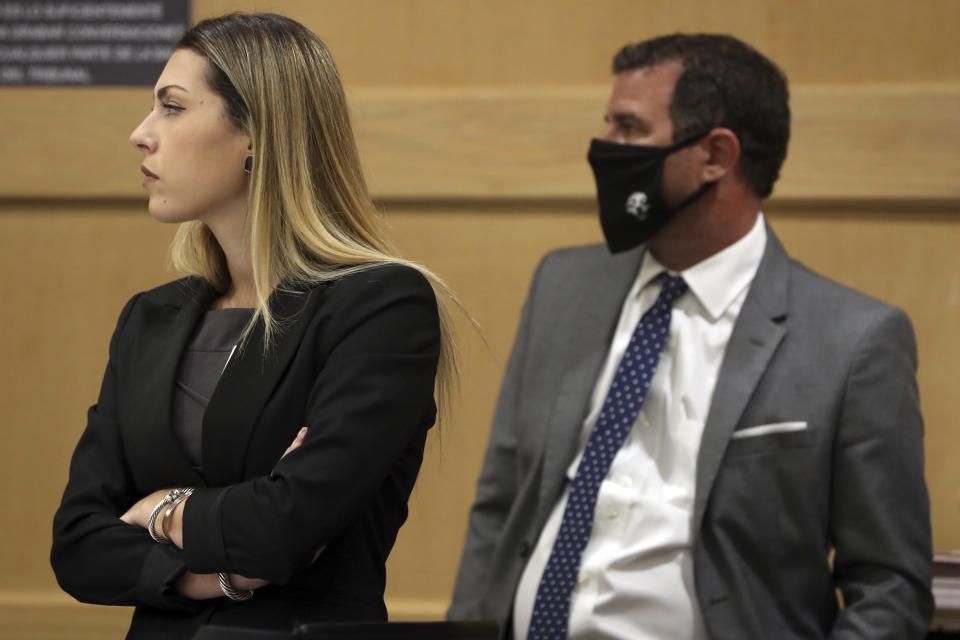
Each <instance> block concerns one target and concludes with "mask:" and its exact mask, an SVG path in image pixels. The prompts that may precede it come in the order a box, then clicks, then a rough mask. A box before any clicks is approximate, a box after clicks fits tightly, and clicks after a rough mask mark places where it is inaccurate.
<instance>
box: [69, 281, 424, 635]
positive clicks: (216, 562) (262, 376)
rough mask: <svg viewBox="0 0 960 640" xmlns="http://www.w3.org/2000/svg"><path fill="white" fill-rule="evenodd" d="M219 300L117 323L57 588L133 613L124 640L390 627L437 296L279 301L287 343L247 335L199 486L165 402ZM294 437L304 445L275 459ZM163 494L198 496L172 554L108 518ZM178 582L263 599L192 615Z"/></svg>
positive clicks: (172, 295) (209, 436) (195, 608)
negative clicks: (382, 622) (244, 584)
mask: <svg viewBox="0 0 960 640" xmlns="http://www.w3.org/2000/svg"><path fill="white" fill-rule="evenodd" d="M216 295H217V294H216V293H215V292H214V291H213V289H212V288H211V287H209V286H208V285H207V284H205V283H204V281H202V280H201V279H199V278H186V279H183V280H178V281H176V282H172V283H169V284H166V285H164V286H161V287H158V288H156V289H153V290H151V291H147V292H144V293H141V294H138V295H137V296H135V297H134V298H133V299H132V300H130V302H128V303H127V305H126V307H125V308H124V310H123V312H122V313H121V315H120V320H119V322H118V323H117V328H116V331H115V332H114V335H113V338H112V340H111V342H110V360H109V363H108V365H107V370H106V373H105V375H104V379H103V385H102V387H101V391H100V397H99V400H98V402H97V404H96V405H95V406H93V407H92V408H91V409H90V411H89V414H88V422H87V427H86V430H85V431H84V433H83V435H82V437H81V438H80V441H79V443H78V444H77V448H76V451H75V452H74V454H73V459H72V462H71V465H70V477H69V481H68V484H67V487H66V490H65V491H64V495H63V501H62V503H61V505H60V508H59V509H58V510H57V513H56V516H55V517H54V522H53V549H52V552H51V562H52V564H53V568H54V571H55V573H56V575H57V580H58V581H59V583H60V585H61V586H62V587H63V588H64V589H65V590H66V591H67V592H69V593H70V594H72V595H73V596H74V597H76V598H77V599H78V600H82V601H84V602H93V603H100V604H116V605H135V606H136V611H135V613H134V616H133V622H132V625H131V628H130V632H129V635H128V638H189V637H190V636H192V635H193V632H194V631H195V630H196V629H197V628H198V627H199V626H200V625H201V624H204V623H210V624H219V625H226V626H247V627H255V628H287V629H289V628H290V626H291V625H292V624H293V623H294V622H310V621H323V620H350V619H354V620H357V619H359V620H363V619H374V620H375V619H385V617H386V610H385V608H384V604H383V590H384V583H385V574H384V562H385V560H386V558H387V554H388V553H389V551H390V548H391V547H392V545H393V543H394V541H395V539H396V535H397V531H398V529H399V528H400V525H401V524H402V523H403V521H404V520H405V518H406V515H407V499H408V497H409V495H410V492H411V490H412V488H413V484H414V480H415V479H416V476H417V473H418V471H419V468H420V463H421V460H422V457H423V447H424V441H425V438H426V433H427V430H428V429H429V428H430V426H431V425H432V424H433V423H434V420H435V416H436V407H435V404H434V398H433V389H434V379H435V376H436V370H437V360H438V356H439V351H440V328H439V321H438V315H437V305H436V298H435V297H434V294H433V290H432V289H431V287H430V285H429V283H428V282H427V281H426V279H425V278H424V277H423V276H422V275H421V274H420V273H419V272H418V271H416V270H414V269H411V268H408V267H404V266H400V265H396V264H385V265H381V266H377V267H375V268H371V269H369V270H366V271H361V272H359V273H354V274H351V275H348V276H344V277H342V278H341V279H339V280H336V281H333V282H331V283H326V284H322V285H315V286H311V287H304V288H300V289H299V290H285V289H283V288H281V289H278V291H277V292H276V293H274V295H273V297H272V298H271V302H270V308H271V310H272V311H273V313H274V314H275V315H276V317H277V318H278V320H279V321H280V322H281V323H282V331H281V333H280V334H279V336H278V337H277V338H276V340H275V341H274V342H273V344H272V345H271V347H270V349H269V350H268V351H267V352H266V355H265V354H264V348H263V340H264V337H263V329H262V325H258V326H257V327H255V328H254V330H253V333H252V335H251V338H250V340H249V342H248V343H247V344H246V346H245V348H244V349H243V350H242V351H238V353H235V354H234V357H233V358H232V359H231V360H230V362H229V363H228V365H227V367H226V369H225V370H224V372H223V375H222V377H221V379H220V381H219V384H218V386H217V388H216V391H215V392H214V394H213V396H212V398H211V399H210V404H209V406H208V408H207V411H206V414H205V415H204V419H203V436H202V438H203V446H202V472H198V471H196V470H195V469H194V468H193V467H192V466H191V464H190V463H189V462H188V460H187V458H186V457H185V455H184V452H183V451H182V449H181V447H180V445H179V444H178V440H177V439H176V437H175V436H174V434H173V430H172V428H171V424H170V407H171V397H172V393H173V384H174V375H175V373H176V370H177V365H178V362H179V359H180V355H181V353H182V352H183V351H184V348H185V346H186V344H187V342H188V340H189V338H190V336H191V334H192V332H193V330H194V329H195V327H196V326H197V323H198V322H199V320H200V318H201V317H202V315H203V313H204V312H205V311H206V310H207V309H208V308H209V307H210V305H211V303H212V302H213V300H214V299H215V297H216ZM304 426H306V427H309V431H308V433H307V436H306V439H305V441H304V443H303V445H302V446H301V447H300V448H299V449H297V450H295V451H293V452H292V453H290V454H289V455H287V456H286V457H285V458H283V460H280V457H281V455H282V454H283V452H284V450H285V449H286V448H287V446H288V445H289V444H290V442H291V441H292V440H293V438H294V437H295V436H296V434H297V432H298V430H299V429H300V428H301V427H304ZM170 487H196V488H197V489H196V492H195V493H194V494H193V496H192V497H191V498H190V499H189V500H188V502H187V504H186V507H185V510H184V516H183V544H184V548H183V551H180V550H178V549H177V548H176V547H174V546H171V545H161V544H157V543H154V542H153V541H152V540H151V539H150V538H149V536H148V535H147V533H146V531H145V530H144V529H143V528H140V527H135V526H130V525H127V524H124V523H123V522H121V521H120V520H119V519H118V517H119V516H120V515H122V514H123V513H124V512H125V511H126V510H127V509H128V508H129V507H130V506H131V505H132V504H133V503H134V502H136V501H137V500H139V499H140V498H142V497H143V496H145V495H146V494H148V493H150V492H152V491H155V490H158V489H163V488H170ZM321 548H322V549H323V552H322V553H321V554H320V555H319V557H318V558H317V559H316V561H312V560H313V558H314V556H315V555H316V552H317V551H318V550H319V549H321ZM186 570H190V571H194V572H197V573H213V572H218V571H226V572H236V573H239V574H241V575H245V576H248V577H256V578H264V579H266V580H269V581H270V582H271V583H272V584H271V585H269V586H266V587H263V588H262V589H260V590H259V591H257V593H256V595H255V596H254V598H253V599H252V600H249V601H247V602H232V601H229V600H227V599H226V598H218V599H216V600H206V601H199V602H198V601H191V600H187V599H184V598H181V597H179V596H177V595H175V594H174V593H173V590H172V586H173V584H174V583H175V582H176V580H177V578H178V577H179V576H180V575H182V574H183V572H184V571H186Z"/></svg>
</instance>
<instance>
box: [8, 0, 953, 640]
mask: <svg viewBox="0 0 960 640" xmlns="http://www.w3.org/2000/svg"><path fill="white" fill-rule="evenodd" d="M195 7H196V13H197V15H198V16H207V15H213V14H216V13H220V12H223V11H225V10H228V9H262V10H267V9H274V10H278V11H280V12H283V13H288V14H289V15H292V16H293V17H296V18H299V19H301V20H303V21H304V22H305V23H306V24H307V25H308V26H310V27H311V28H313V29H315V30H316V31H317V32H318V33H319V34H320V35H321V36H322V37H323V38H324V39H325V40H326V41H327V42H328V44H329V45H330V47H331V49H332V50H333V52H334V54H335V56H336V58H337V60H338V63H339V65H340V67H341V70H342V71H343V75H344V78H345V79H346V83H347V86H348V93H349V97H350V99H351V104H352V107H353V111H354V113H355V122H356V125H357V129H358V137H359V140H360V144H361V148H362V153H363V156H364V162H365V165H366V166H367V169H368V171H369V174H370V180H371V183H372V185H373V186H374V189H375V191H376V193H377V194H378V196H379V197H380V198H381V199H382V200H383V202H384V204H385V206H386V210H387V216H388V220H389V221H390V223H391V225H392V227H393V228H394V231H395V234H396V238H397V240H398V242H399V244H400V246H401V247H402V248H403V249H404V250H405V252H406V253H407V255H408V256H409V257H411V258H414V259H417V260H420V261H422V262H423V263H425V264H427V265H429V266H430V267H431V268H433V269H435V270H436V271H437V272H439V273H440V274H442V275H443V276H445V277H446V278H447V279H448V280H449V281H450V283H451V284H452V285H453V286H454V288H455V289H456V290H457V291H458V292H459V293H460V295H461V297H462V299H463V301H464V303H465V304H466V305H467V307H468V308H469V309H470V311H471V312H472V313H473V314H474V315H475V316H476V317H477V319H478V320H479V321H480V323H481V324H482V325H483V327H484V338H485V341H484V339H481V337H480V336H478V335H477V334H476V333H474V332H472V331H471V330H469V329H468V328H467V327H466V325H465V323H463V322H462V321H461V323H460V324H461V340H462V348H463V364H464V374H463V383H462V384H463V391H462V394H461V397H460V399H459V400H458V402H457V404H456V406H455V407H454V411H453V416H454V419H453V420H452V421H451V423H450V424H448V425H446V426H444V428H443V430H442V432H434V433H433V434H432V436H431V439H430V443H429V449H428V455H427V458H426V460H425V462H424V467H423V472H422V476H421V479H420V482H419V483H418V485H417V488H416V490H415V493H414V496H413V499H412V503H411V516H410V520H409V522H408V523H407V524H406V526H405V527H404V528H403V529H402V530H401V533H400V538H399V540H398V544H397V547H396V549H395V551H394V553H393V555H392V556H391V558H390V561H389V573H388V594H387V595H388V605H389V608H390V612H391V616H393V617H394V618H395V619H418V618H419V619H425V618H431V617H439V616H440V615H441V614H442V612H443V610H444V608H445V606H446V602H447V599H448V598H449V594H450V589H451V586H452V583H453V577H454V572H455V570H456V563H457V559H458V556H459V553H460V548H461V545H462V540H463V533H464V531H465V525H466V515H467V509H468V507H469V504H470V502H471V500H472V496H473V491H474V483H475V479H476V475H477V473H478V471H479V467H480V462H481V456H482V453H483V449H484V447H485V445H486V440H487V435H488V430H489V420H490V416H491V414H492V411H493V402H494V398H495V397H496V393H497V389H498V386H499V380H500V376H501V375H502V371H503V368H504V366H505V363H506V358H507V355H508V353H509V349H510V345H511V342H512V340H513V333H514V330H515V327H516V321H517V317H518V314H519V310H520V306H521V304H522V301H523V298H524V295H525V293H526V287H527V284H528V281H529V278H530V275H531V274H532V271H533V269H534V266H535V265H536V263H537V260H538V259H539V257H540V256H541V255H542V254H543V253H544V252H545V251H547V250H549V249H550V248H553V247H555V246H560V245H569V244H580V243H585V242H592V241H598V240H600V237H601V236H600V232H599V229H598V226H597V223H596V221H595V217H594V207H593V204H592V201H591V199H592V182H591V178H590V173H589V169H588V167H587V166H586V162H585V154H586V147H587V143H588V138H589V137H590V136H591V135H593V134H595V133H596V131H597V130H598V128H599V127H598V125H599V122H600V117H601V114H602V112H603V108H604V103H605V101H606V96H607V91H608V88H607V85H608V83H609V80H610V77H609V70H608V66H609V58H610V56H611V54H612V53H613V51H614V50H615V49H616V48H618V47H619V46H620V45H621V44H623V43H624V42H626V41H629V40H636V39H641V38H644V37H646V36H649V35H653V34H655V33H662V32H670V31H675V30H718V31H729V32H732V33H734V34H736V35H738V36H740V37H742V38H744V39H745V40H747V41H749V42H751V43H753V44H755V45H756V46H757V47H758V48H760V49H761V50H763V51H765V52H766V53H768V54H769V55H770V56H771V57H772V58H774V59H775V60H776V61H777V62H778V63H779V64H780V65H781V66H782V67H783V69H784V70H785V71H786V72H787V74H788V76H789V77H790V80H791V82H792V86H793V96H794V97H793V108H794V113H795V121H794V135H793V141H792V145H791V150H790V156H789V158H788V161H787V165H786V166H785V169H784V176H783V180H782V183H781V184H780V185H779V186H778V190H777V194H776V197H775V198H774V199H773V200H772V201H771V202H770V203H768V205H767V207H766V209H767V212H768V214H769V218H770V220H771V222H772V223H773V225H774V227H775V229H776V230H777V232H778V233H779V235H780V237H781V239H782V240H783V241H784V243H785V244H786V246H787V248H788V250H790V251H791V252H792V253H793V254H794V255H795V256H796V257H798V258H800V259H801V260H803V261H804V262H806V263H807V264H809V265H810V266H811V267H813V268H815V269H818V270H820V271H822V272H824V273H825V274H827V275H828V276H830V277H833V278H834V279H837V280H840V281H842V282H845V283H847V284H850V285H851V286H854V287H856V288H859V289H861V290H863V291H866V292H867V293H869V294H871V295H874V296H877V297H879V298H881V299H884V300H887V301H889V302H891V303H893V304H896V305H899V306H902V307H903V308H905V309H906V310H907V311H908V313H909V314H910V315H911V317H912V319H913V321H914V324H915V327H916V330H917V335H918V340H919V349H920V374H919V377H920V386H921V395H922V402H923V411H924V415H925V418H926V422H927V438H926V448H927V455H928V464H927V479H928V484H929V487H930V491H931V497H932V503H933V524H934V535H935V543H936V545H937V547H938V548H941V549H946V548H960V495H958V494H960V479H958V475H957V473H956V471H955V469H956V465H955V464H954V462H953V458H954V457H955V456H956V452H957V451H958V449H960V442H958V439H960V436H958V435H957V431H956V429H955V428H954V424H953V423H954V421H955V417H956V410H955V408H954V404H955V403H954V401H953V397H952V396H953V386H955V385H954V382H953V381H954V380H955V379H956V378H957V365H956V364H955V363H957V362H960V341H958V340H957V339H956V337H955V335H954V334H955V331H956V327H957V326H960V255H958V254H957V252H956V250H955V247H956V246H958V245H960V180H958V179H957V176H958V175H960V155H958V151H957V149H960V129H958V126H960V125H958V122H960V121H958V119H957V117H956V114H957V113H958V112H960V47H958V46H957V44H956V43H957V41H958V36H960V3H957V2H955V1H953V0H919V1H917V2H912V3H904V2H900V1H893V0H877V1H875V2H871V3H869V9H868V10H867V9H866V8H865V5H864V3H863V2H861V1H860V0H834V1H831V2H827V1H826V0H814V1H811V2H802V3H801V2H795V1H793V0H731V1H730V2H726V3H723V4H722V5H720V4H717V5H710V4H707V3H703V2H700V1H699V0H675V1H673V2H658V1H655V0H649V1H644V2H637V1H636V0H597V1H596V2H589V3H588V2H582V1H580V0H525V2H522V3H517V2H513V1H512V0H390V1H389V2H387V1H384V0H319V1H315V2H314V1H307V0H290V1H287V2H279V1H277V2H262V1H260V0H241V1H234V0H196V2H195ZM148 107H149V92H148V91H146V90H144V89H124V88H114V89H99V88H94V89H54V88H50V89H23V88H15V89H9V88H3V89H0V114H2V116H3V117H2V118H0V151H2V153H0V273H3V274H4V275H3V277H2V278H0V299H2V300H4V302H5V304H4V305H3V306H2V309H0V328H2V331H0V352H2V353H4V354H5V359H4V362H5V365H6V366H4V367H0V407H2V408H3V410H4V418H5V420H4V422H3V423H2V424H0V483H2V486H3V487H4V488H5V491H4V492H3V493H2V494H0V522H2V530H3V539H4V544H3V545H2V546H0V566H2V567H4V571H3V572H0V637H4V638H8V637H9V638H20V637H23V638H26V637H30V638H58V637H77V638H82V637H89V638H95V637H96V638H99V637H117V636H119V634H120V633H122V629H123V628H124V627H125V625H126V620H127V618H128V617H129V611H127V610H123V609H113V608H104V607H94V606H89V605H79V604H76V603H73V602H71V601H70V599H69V598H68V597H67V596H66V595H64V594H62V593H61V592H60V591H59V590H58V588H57V586H56V584H55V581H54V579H53V576H52V573H51V572H50V570H49V566H48V560H47V555H48V552H49V542H50V518H51V516H52V512H53V510H54V509H55V507H56V504H57V501H58V500H59V497H60V492H61V490H62V487H63V483H64V482H65V479H66V473H67V462H68V459H69V456H70V453H71V451H72V449H73V446H74V444H75V442H76V439H77V437H78V436H79V433H80V431H81V429H82V428H83V424H84V416H85V411H86V408H87V406H89V405H90V404H91V403H92V402H93V401H94V400H95V397H96V392H97V388H98V385H99V379H100V376H101V374H102V371H103V367H104V364H105V361H106V346H107V341H108V340H109V336H110V332H111V331H112V328H113V325H114V322H115V319H116V315H117V314H118V313H119V310H120V308H121V306H122V304H123V302H124V301H125V300H126V299H127V298H129V296H130V295H132V294H133V293H134V292H136V291H139V290H142V289H145V288H148V287H151V286H154V285H156V284H158V283H160V282H163V281H165V280H168V279H170V278H171V277H172V274H171V273H170V272H169V271H167V270H166V268H165V257H164V255H165V246H166V244H167V243H168V241H169V239H170V237H171V236H172V232H173V229H172V228H170V227H164V226H161V225H158V224H156V223H154V222H153V221H152V220H150V219H149V217H148V216H147V215H146V213H145V206H144V200H143V196H142V191H141V189H140V186H139V183H140V178H139V174H138V171H137V166H138V165H139V156H138V154H137V152H136V151H135V150H133V149H132V147H130V145H129V143H128V142H127V140H126V139H127V136H128V134H129V132H130V130H131V129H132V128H133V127H134V126H135V125H136V123H137V122H138V121H139V119H140V118H141V117H142V115H143V114H144V113H145V111H146V110H147V108H148Z"/></svg>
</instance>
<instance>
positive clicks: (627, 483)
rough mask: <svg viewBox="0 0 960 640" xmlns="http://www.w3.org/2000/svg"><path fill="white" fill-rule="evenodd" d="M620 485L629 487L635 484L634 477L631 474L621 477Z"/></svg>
mask: <svg viewBox="0 0 960 640" xmlns="http://www.w3.org/2000/svg"><path fill="white" fill-rule="evenodd" d="M620 486H621V487H623V488H625V489H628V488H630V487H632V486H633V478H631V477H630V476H623V477H621V478H620Z"/></svg>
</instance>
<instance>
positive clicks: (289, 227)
mask: <svg viewBox="0 0 960 640" xmlns="http://www.w3.org/2000/svg"><path fill="white" fill-rule="evenodd" d="M177 48H188V49H192V50H194V51H196V52H197V53H199V54H201V55H203V56H204V57H206V58H207V60H208V61H209V63H210V69H209V73H208V82H209V83H210V86H211V88H213V89H214V91H216V92H217V93H219V94H220V95H221V97H223V99H224V102H225V105H226V115H227V117H228V118H229V119H230V120H231V121H232V122H233V123H234V124H235V125H236V126H237V127H239V128H240V129H243V130H244V131H246V132H247V133H248V135H249V136H250V139H251V141H252V146H253V151H252V155H253V166H252V171H251V173H250V193H249V203H248V204H249V207H248V214H247V225H248V232H249V242H250V255H251V264H252V269H253V284H254V288H255V291H256V308H255V311H254V316H253V319H252V320H251V322H250V324H249V325H248V327H247V333H246V334H245V336H246V335H249V331H250V328H251V327H253V326H254V324H255V323H256V322H257V321H258V320H261V319H262V321H263V324H264V344H265V346H266V348H269V346H270V344H271V342H272V340H273V339H274V338H275V336H276V333H277V331H278V330H279V327H278V319H277V318H275V317H274V316H273V315H272V314H271V311H270V307H269V305H268V300H269V298H270V295H271V293H272V292H273V291H274V289H275V288H276V287H277V286H279V285H280V284H281V283H282V282H284V281H287V282H307V283H320V282H326V281H330V280H335V279H338V278H341V277H343V276H345V275H348V274H351V273H356V272H358V271H362V270H365V269H370V268H372V267H376V266H377V265H378V264H382V263H384V262H391V263H396V264H402V265H407V266H409V267H412V268H414V269H417V270H418V271H419V272H420V273H422V274H423V275H424V276H425V277H426V278H427V280H428V281H429V282H430V284H431V285H432V286H433V289H434V292H435V294H436V298H437V306H438V310H439V315H440V332H441V346H440V359H439V365H438V370H437V403H438V405H439V408H440V411H439V413H440V416H441V417H444V416H445V415H446V412H447V411H448V410H449V406H450V399H451V397H452V395H453V391H454V388H455V386H456V380H457V361H456V351H455V348H454V340H453V331H452V328H453V327H452V319H451V314H450V302H452V303H454V304H456V305H457V306H461V305H460V303H459V302H458V300H457V298H456V296H455V295H454V293H453V292H452V291H451V290H450V288H449V287H448V286H447V285H446V284H445V283H444V282H443V280H441V279H440V278H439V277H438V276H437V275H436V274H434V273H433V272H431V271H430V270H429V269H427V268H425V267H423V266H422V265H419V264H416V263H414V262H411V261H409V260H405V259H403V258H401V257H399V256H398V254H397V251H396V249H395V248H394V247H393V246H392V244H391V243H390V242H389V241H388V240H387V236H386V233H385V230H384V224H383V221H382V219H381V215H380V212H379V211H377V209H376V207H375V205H374V203H373V201H372V199H371V197H370V194H369V192H368V190H367V185H366V181H365V180H364V177H363V171H362V169H361V166H360V158H359V155H358V153H357V147H356V143H355V141H354V137H353V129H352V127H351V126H350V117H349V113H348V111H347V103H346V98H345V97H344V93H343V86H342V84H341V81H340V74H339V72H338V71H337V68H336V66H335V65H334V62H333V58H332V57H331V55H330V52H329V51H328V50H327V48H326V46H325V45H324V44H323V42H322V41H321V40H320V38H318V37H317V36H316V35H315V34H314V33H313V32H311V31H310V30H309V29H307V28H306V27H304V26H303V25H301V24H300V23H299V22H296V21H295V20H291V19H290V18H286V17H284V16H279V15H276V14H270V13H256V14H242V13H234V14H229V15H226V16H222V17H219V18H212V19H209V20H204V21H202V22H200V23H198V24H197V25H195V26H194V27H192V28H191V29H190V30H188V31H187V32H186V33H185V34H184V36H183V38H181V40H180V42H179V43H178V44H177ZM170 253H171V260H172V262H173V265H174V267H175V268H177V269H178V270H180V271H182V272H184V273H187V274H191V275H198V276H201V277H203V278H205V279H206V280H207V281H208V282H210V283H211V284H212V285H213V286H214V288H216V289H217V290H219V291H226V289H227V288H228V287H229V284H230V274H229V272H228V271H227V264H226V257H225V255H224V253H223V250H222V249H221V247H220V245H219V243H218V242H217V240H216V238H215V237H214V235H213V233H212V232H211V230H210V229H209V227H207V226H206V225H205V224H203V223H202V222H199V221H194V222H187V223H184V224H183V225H181V226H180V228H179V229H178V230H177V234H176V236H175V237H174V240H173V243H172V245H171V249H170ZM461 308H462V306H461Z"/></svg>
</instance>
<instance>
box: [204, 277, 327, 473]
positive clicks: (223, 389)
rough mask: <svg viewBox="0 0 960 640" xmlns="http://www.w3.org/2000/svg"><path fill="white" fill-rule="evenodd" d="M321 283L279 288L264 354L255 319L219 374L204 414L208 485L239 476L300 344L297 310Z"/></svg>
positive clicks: (303, 321)
mask: <svg viewBox="0 0 960 640" xmlns="http://www.w3.org/2000/svg"><path fill="white" fill-rule="evenodd" d="M321 289H322V288H316V289H312V290H311V291H307V292H303V291H295V290H290V289H283V288H278V289H277V291H275V292H274V294H273V296H271V299H270V309H271V311H272V312H273V314H274V317H275V318H276V319H277V320H278V322H279V323H280V324H281V326H282V330H281V332H280V333H279V335H277V336H276V337H275V338H274V340H275V341H274V344H273V346H272V347H271V348H270V351H269V352H268V354H267V355H266V356H264V349H263V341H264V333H263V321H262V320H260V321H258V322H257V325H256V326H255V327H254V328H253V332H252V333H251V335H250V338H249V340H248V341H247V343H246V345H244V346H243V348H238V349H237V351H236V352H235V353H234V354H233V357H232V358H231V359H230V361H229V362H228V363H227V367H226V369H225V370H224V372H223V375H222V376H221V377H220V381H219V382H218V384H217V387H216V389H215V390H214V392H213V395H212V396H211V398H210V404H209V405H208V406H207V411H206V413H205V414H204V418H203V445H202V449H201V455H202V458H203V470H204V475H205V476H206V477H207V479H208V480H209V482H210V483H211V484H213V485H224V484H231V483H235V482H237V481H239V480H240V479H242V478H243V469H244V464H245V462H246V453H247V446H248V445H249V441H250V436H251V432H252V431H253V429H254V426H255V425H256V424H257V420H258V418H259V416H260V413H261V412H262V410H263V407H264V405H265V404H266V402H267V401H268V400H269V398H270V396H271V394H272V393H273V391H274V388H275V387H276V386H277V384H278V383H279V381H280V378H281V377H282V375H283V373H284V371H286V368H287V365H288V363H289V362H290V360H291V359H292V358H293V356H294V354H295V353H296V352H297V348H298V347H299V346H300V341H301V337H302V336H303V332H304V330H305V329H306V325H307V323H308V321H309V319H310V318H311V317H312V315H311V314H305V313H301V312H302V311H303V310H304V308H305V307H306V305H307V302H308V300H309V299H310V298H311V296H313V295H316V294H317V293H319V291H320V290H321Z"/></svg>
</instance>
